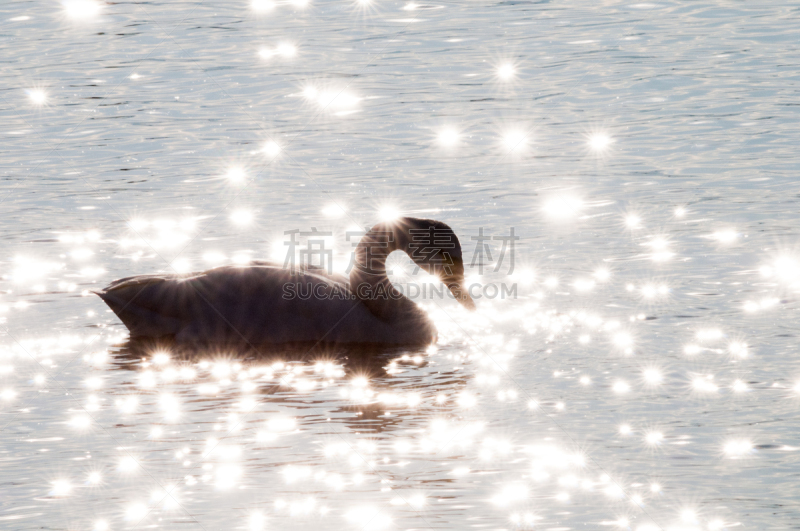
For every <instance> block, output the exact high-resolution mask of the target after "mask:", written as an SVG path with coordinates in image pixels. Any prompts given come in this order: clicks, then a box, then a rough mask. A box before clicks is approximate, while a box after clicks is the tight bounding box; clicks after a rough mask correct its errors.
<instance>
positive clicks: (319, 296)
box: [95, 217, 475, 345]
mask: <svg viewBox="0 0 800 531" xmlns="http://www.w3.org/2000/svg"><path fill="white" fill-rule="evenodd" d="M396 250H399V251H404V252H406V253H407V254H408V255H409V256H410V257H411V259H412V260H413V261H414V262H415V263H416V264H417V265H418V266H419V267H420V268H422V269H423V270H425V271H426V272H428V273H430V274H432V275H435V276H437V277H438V278H439V279H441V281H442V282H443V283H444V284H445V285H446V286H447V288H448V289H449V290H450V292H451V293H452V294H453V296H454V297H455V299H456V300H458V301H459V302H460V303H461V304H462V305H463V306H465V307H466V308H468V309H470V310H474V309H475V303H474V302H473V300H472V298H471V297H470V296H469V294H468V292H467V289H466V287H465V285H464V263H463V259H462V253H461V245H460V243H459V241H458V238H457V237H456V235H455V233H454V232H453V230H452V229H451V228H450V227H449V226H447V225H446V224H444V223H442V222H440V221H434V220H430V219H418V218H409V217H405V218H400V219H398V220H395V221H391V222H383V223H379V224H378V225H375V226H374V227H372V229H370V231H369V232H367V233H366V234H365V235H364V236H363V237H362V238H361V241H360V242H359V244H358V246H357V247H356V249H355V255H354V264H353V268H352V270H351V272H350V278H349V279H348V278H347V277H345V276H343V275H338V274H331V273H328V272H327V271H326V270H325V269H324V268H321V267H315V266H304V267H296V268H284V267H283V265H282V264H279V263H274V262H261V261H259V262H251V263H250V264H248V265H244V266H223V267H217V268H214V269H210V270H208V271H204V272H201V273H190V274H185V275H162V274H159V275H141V276H135V277H128V278H123V279H120V280H116V281H114V282H112V283H111V284H109V285H108V286H107V287H106V288H105V289H103V290H101V291H97V292H95V293H96V294H97V295H99V296H100V298H102V299H103V301H105V303H106V304H108V306H109V307H110V308H111V309H112V310H113V311H114V313H115V314H117V316H118V317H119V318H120V319H121V320H122V322H123V323H124V324H125V326H127V327H128V330H130V334H131V337H132V338H137V337H153V338H156V337H163V336H174V337H175V339H176V340H177V341H229V340H231V341H245V342H249V343H254V344H255V343H258V344H274V345H280V344H292V343H308V342H313V343H331V344H376V345H427V344H430V343H433V342H435V341H436V339H437V332H436V327H435V326H434V324H433V322H432V321H431V320H430V318H429V317H428V315H427V314H426V313H425V311H423V310H422V309H421V308H419V307H418V306H417V305H416V304H415V303H414V302H413V301H411V299H409V298H408V297H406V296H405V295H403V294H402V293H400V292H399V290H397V288H395V287H394V286H393V285H392V284H391V282H390V281H389V277H388V276H387V274H386V259H387V257H388V256H389V254H391V253H392V252H393V251H396ZM348 280H349V282H348Z"/></svg>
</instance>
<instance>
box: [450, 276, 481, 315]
mask: <svg viewBox="0 0 800 531" xmlns="http://www.w3.org/2000/svg"><path fill="white" fill-rule="evenodd" d="M447 288H448V289H449V290H450V292H451V293H452V294H453V297H455V298H456V300H457V301H458V302H459V303H460V304H461V306H463V307H464V308H466V309H467V310H469V311H471V312H474V311H475V310H476V308H475V301H474V300H472V297H470V296H469V292H468V291H467V287H466V286H464V284H463V283H457V284H450V285H449V286H447Z"/></svg>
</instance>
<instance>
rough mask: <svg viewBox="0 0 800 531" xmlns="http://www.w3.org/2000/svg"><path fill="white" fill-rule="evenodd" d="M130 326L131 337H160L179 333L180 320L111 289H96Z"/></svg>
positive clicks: (123, 321)
mask: <svg viewBox="0 0 800 531" xmlns="http://www.w3.org/2000/svg"><path fill="white" fill-rule="evenodd" d="M93 293H94V294H95V295H97V296H98V297H100V298H101V299H103V302H105V303H106V304H107V305H108V307H109V308H111V310H112V311H113V312H114V313H115V314H116V315H117V317H119V319H120V320H121V321H122V323H123V324H124V325H125V326H126V327H127V328H128V330H129V331H130V333H131V337H137V336H147V337H160V336H168V335H174V334H177V333H178V332H179V331H180V329H181V326H180V322H179V321H178V320H177V319H174V318H169V317H165V316H164V315H159V314H157V313H155V312H153V311H151V310H148V309H147V308H144V307H142V306H139V305H137V304H135V303H134V301H132V300H127V299H125V298H122V297H119V296H117V295H115V294H114V293H113V292H110V291H94V292H93Z"/></svg>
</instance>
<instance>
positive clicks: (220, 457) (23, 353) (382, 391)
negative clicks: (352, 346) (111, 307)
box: [0, 0, 800, 531]
mask: <svg viewBox="0 0 800 531" xmlns="http://www.w3.org/2000/svg"><path fill="white" fill-rule="evenodd" d="M97 6H99V8H98V9H97V11H96V12H94V11H93V7H92V4H91V3H85V2H84V3H81V2H77V3H76V2H67V3H64V4H59V3H57V2H54V1H35V2H34V1H28V2H17V1H7V2H3V3H2V5H1V6H0V46H2V49H3V50H2V61H0V76H1V78H2V81H3V82H2V84H1V85H0V116H2V124H3V126H2V137H3V143H2V158H1V159H0V172H1V174H2V190H1V191H0V194H1V195H0V201H2V202H0V216H2V217H1V218H0V236H1V237H2V242H3V245H2V248H1V249H0V274H1V275H2V281H0V290H2V295H0V310H2V311H3V313H2V314H0V318H2V325H0V326H2V331H3V336H2V338H1V339H0V342H1V345H0V417H1V418H0V425H2V432H0V438H1V439H2V445H1V446H0V452H2V454H1V455H0V462H1V463H2V465H1V466H2V473H0V492H1V493H2V495H1V496H0V527H3V528H4V529H59V530H62V529H63V530H79V529H80V530H90V529H96V530H98V531H101V530H103V529H142V528H148V529H151V528H152V529H202V530H211V529H220V528H229V529H262V528H263V529H472V528H475V529H551V530H554V529H561V530H567V529H597V528H606V529H616V528H619V529H626V528H630V529H639V530H641V531H647V530H654V529H676V530H677V529H710V530H713V529H723V528H734V527H737V526H741V527H743V528H749V529H797V528H800V501H799V500H798V492H800V491H799V490H798V489H800V484H799V482H798V477H799V476H798V470H800V468H799V467H800V462H798V450H799V449H800V440H799V439H800V423H799V420H800V419H798V413H797V412H798V406H800V387H796V386H797V385H798V382H799V381H800V362H798V349H797V337H796V336H797V325H796V322H795V321H794V319H795V318H796V309H797V298H796V292H797V289H798V287H800V254H798V251H800V249H798V247H797V244H798V238H800V234H798V229H800V225H799V224H798V192H800V190H799V189H798V185H797V179H796V177H797V174H798V170H800V164H799V163H798V162H799V161H800V159H799V158H798V155H797V144H798V140H800V131H799V130H798V128H799V127H800V126H798V124H799V123H800V120H798V118H800V116H798V109H799V108H800V107H798V88H797V83H798V71H800V52H799V51H798V48H799V47H798V37H797V27H798V24H800V19H799V17H798V11H799V9H798V6H797V4H796V3H792V2H758V3H756V2H747V3H745V2H730V1H718V2H705V1H699V2H687V3H680V2H662V1H660V2H658V3H638V4H635V3H629V2H617V1H602V2H587V1H574V2H563V1H550V2H547V1H542V2H527V1H505V2H478V1H475V2H460V3H452V2H436V3H432V4H413V3H403V2H388V1H387V2H384V1H381V0H376V1H374V2H370V3H351V2H347V1H336V2H333V1H318V0H314V1H312V2H311V3H309V4H307V5H302V4H301V3H294V4H292V3H281V2H278V3H277V4H275V5H273V6H272V7H271V8H269V5H268V4H267V3H266V2H262V3H260V4H257V5H255V6H254V5H251V4H249V3H248V2H245V1H235V2H195V1H185V2H119V3H112V2H108V3H102V4H97ZM256 8H262V9H256ZM76 15H77V16H76ZM83 15H87V16H83ZM287 43H288V44H290V45H292V46H294V49H293V50H294V53H292V48H290V47H288V46H286V44H287ZM282 44H283V47H282V48H281V45H282ZM262 50H264V53H260V52H261V51H262ZM275 50H277V53H273V51H275ZM389 208H394V209H396V210H398V211H399V212H401V213H403V214H407V215H416V216H425V217H433V218H436V219H440V220H442V221H445V222H447V223H448V224H450V225H451V226H452V227H453V228H454V229H455V231H456V233H457V234H459V236H460V238H461V241H462V244H463V245H464V250H465V255H466V259H467V261H468V262H469V261H471V260H472V258H473V256H474V255H475V252H476V244H478V243H482V242H478V241H476V240H473V239H471V238H473V237H477V236H478V234H479V231H480V230H481V229H482V230H483V234H484V235H489V236H507V235H508V234H509V231H510V230H511V228H512V227H513V229H514V231H515V233H516V235H517V236H519V237H520V240H519V241H518V242H517V246H516V254H515V259H514V265H515V271H514V273H515V274H513V275H511V276H509V275H508V273H509V269H508V265H509V256H508V255H506V262H505V263H504V265H503V266H502V267H501V268H500V270H499V271H497V272H495V271H494V268H495V265H496V262H497V259H498V257H499V255H500V253H501V240H490V241H488V242H486V243H487V245H488V246H489V250H490V251H491V252H492V253H493V255H492V257H493V262H492V263H491V264H487V267H486V269H485V270H484V275H483V277H482V278H480V279H478V278H477V277H475V280H476V281H478V280H480V281H481V282H483V283H486V284H490V283H494V284H499V283H501V282H505V283H506V284H507V285H512V284H514V283H516V285H517V293H518V297H517V298H516V299H505V300H500V299H499V298H498V299H492V300H487V299H486V298H484V299H481V300H479V301H478V306H479V311H478V312H477V313H476V314H466V313H465V312H464V311H463V310H461V309H460V308H458V307H457V305H456V304H455V302H454V301H452V300H448V299H444V300H424V301H420V303H421V304H424V305H425V307H426V308H428V309H429V310H430V311H431V314H432V315H433V316H434V317H435V319H436V321H437V323H439V328H440V332H441V335H442V339H441V341H440V344H439V345H438V346H437V348H432V349H429V350H425V349H423V350H414V351H409V352H399V353H398V352H393V353H387V354H384V355H382V356H381V357H377V355H376V359H375V360H374V361H373V363H371V364H367V365H368V366H366V367H365V364H364V363H363V361H358V360H355V359H353V357H352V356H347V355H344V356H342V355H341V354H342V352H341V351H336V352H327V353H325V354H324V355H323V354H318V353H317V354H315V359H314V360H307V361H292V360H291V359H290V358H289V357H287V359H281V360H278V361H276V360H275V359H269V360H265V359H258V357H255V358H254V357H253V356H252V355H251V354H252V353H250V354H247V355H245V354H242V353H236V352H230V351H211V350H205V351H197V352H196V353H194V356H193V357H192V358H190V359H178V357H177V356H175V355H173V354H174V353H169V352H160V351H147V349H144V351H141V350H134V351H133V352H132V351H131V349H130V347H129V346H128V345H126V343H125V342H126V340H127V335H126V330H125V328H124V327H123V326H122V324H121V323H120V322H119V321H118V320H117V319H116V317H115V316H113V314H111V313H110V312H109V311H108V310H107V308H106V307H105V306H104V305H103V303H102V302H101V301H100V300H99V299H98V298H97V297H95V296H93V295H91V294H90V293H89V292H88V290H91V289H96V288H99V287H102V286H104V285H105V284H106V283H107V282H108V281H111V280H113V279H116V278H119V277H124V276H130V275H133V274H143V273H153V272H157V271H172V270H173V269H177V270H182V271H191V270H201V269H205V268H207V267H211V266H212V265H216V264H221V263H230V262H232V261H236V262H244V261H246V260H248V259H251V258H252V259H263V258H275V259H280V260H282V259H283V255H284V254H285V252H286V247H284V246H283V241H284V239H285V236H284V234H283V233H284V231H288V230H293V229H300V230H303V231H309V230H311V228H312V227H316V228H317V229H319V230H321V231H331V232H332V234H333V236H332V237H331V239H330V242H329V243H330V244H332V245H335V248H336V258H337V260H338V261H339V262H338V265H339V266H341V263H342V262H341V261H342V260H344V263H345V264H346V259H347V256H348V253H349V252H350V250H351V247H350V245H351V244H350V242H347V241H346V239H345V231H347V230H348V229H349V228H351V227H353V226H358V227H365V226H371V225H372V224H373V223H375V222H376V221H378V219H380V215H381V214H380V213H381V212H382V211H383V212H384V213H385V212H386V210H387V209H389ZM479 258H480V257H479ZM483 261H484V262H488V256H484V257H483ZM398 263H400V262H398ZM406 269H408V272H410V269H409V268H407V267H406ZM469 272H470V274H476V273H477V266H476V267H474V268H470V270H469ZM393 273H394V275H395V279H396V280H397V281H398V282H401V281H403V278H404V277H403V273H402V270H401V268H400V267H398V268H397V269H396V270H394V271H393ZM335 354H340V356H339V357H335V356H334V355H335ZM344 354H347V353H344ZM320 358H324V360H325V361H317V359H320ZM648 526H650V527H648Z"/></svg>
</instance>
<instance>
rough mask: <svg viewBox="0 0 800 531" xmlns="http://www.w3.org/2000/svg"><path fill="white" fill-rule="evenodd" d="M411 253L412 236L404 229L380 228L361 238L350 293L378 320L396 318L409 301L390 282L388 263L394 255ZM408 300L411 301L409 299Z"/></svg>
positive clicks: (387, 226) (392, 226) (351, 276)
mask: <svg viewBox="0 0 800 531" xmlns="http://www.w3.org/2000/svg"><path fill="white" fill-rule="evenodd" d="M398 250H401V251H404V252H406V253H407V252H408V236H407V235H406V233H405V231H403V230H402V229H401V228H400V227H397V226H396V225H392V224H379V225H376V226H375V227H373V228H372V229H371V230H370V231H369V232H368V233H367V234H365V235H364V237H362V238H361V241H360V242H359V244H358V246H357V247H356V251H355V260H354V266H353V269H352V271H351V272H350V289H351V291H352V292H353V293H354V294H355V296H356V297H357V298H358V299H359V300H360V301H361V302H362V303H363V304H364V305H365V306H366V307H367V308H368V309H369V310H370V312H372V313H373V314H374V315H376V316H377V317H379V318H381V319H384V320H390V319H391V318H393V317H395V316H396V314H397V311H398V310H399V308H400V307H401V306H404V305H403V304H402V302H400V301H402V300H404V299H406V297H405V296H404V295H403V294H402V293H400V292H399V291H398V290H397V288H395V287H394V286H393V285H392V283H391V282H390V281H389V276H388V275H387V274H386V259H387V258H388V257H389V255H390V254H391V253H392V252H394V251H398ZM406 300H407V299H406Z"/></svg>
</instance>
